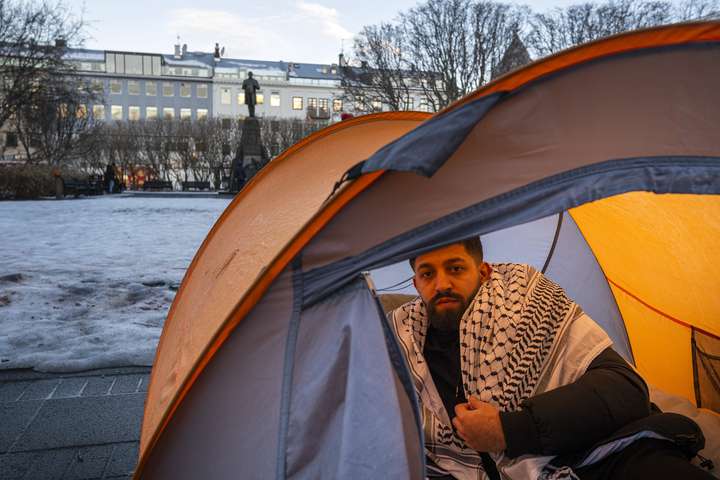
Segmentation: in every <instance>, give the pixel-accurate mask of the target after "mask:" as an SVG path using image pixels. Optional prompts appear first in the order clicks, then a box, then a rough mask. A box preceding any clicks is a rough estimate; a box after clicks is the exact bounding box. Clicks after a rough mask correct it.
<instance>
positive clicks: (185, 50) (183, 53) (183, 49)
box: [182, 43, 187, 57]
mask: <svg viewBox="0 0 720 480" xmlns="http://www.w3.org/2000/svg"><path fill="white" fill-rule="evenodd" d="M185 55H187V43H183V46H182V56H183V57H185Z"/></svg>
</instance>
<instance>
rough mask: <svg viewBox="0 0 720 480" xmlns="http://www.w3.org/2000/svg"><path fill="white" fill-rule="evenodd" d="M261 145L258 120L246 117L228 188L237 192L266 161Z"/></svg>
mask: <svg viewBox="0 0 720 480" xmlns="http://www.w3.org/2000/svg"><path fill="white" fill-rule="evenodd" d="M268 160H269V159H268V158H267V154H266V151H265V149H264V148H263V145H262V138H261V135H260V120H258V119H257V117H248V118H246V119H245V120H244V121H243V129H242V135H241V137H240V146H239V148H238V151H237V155H236V156H235V160H234V161H233V167H232V174H231V181H230V190H231V191H232V192H235V193H237V192H239V191H240V189H241V188H242V187H243V185H244V184H245V182H246V181H247V180H250V178H252V177H253V176H254V175H255V174H256V173H257V172H258V170H260V169H261V168H262V167H263V166H264V165H265V164H266V163H267V162H268Z"/></svg>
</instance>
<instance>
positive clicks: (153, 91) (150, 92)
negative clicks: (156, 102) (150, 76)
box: [145, 82, 157, 97]
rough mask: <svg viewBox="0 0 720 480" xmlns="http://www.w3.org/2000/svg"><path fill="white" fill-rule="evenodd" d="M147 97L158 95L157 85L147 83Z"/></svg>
mask: <svg viewBox="0 0 720 480" xmlns="http://www.w3.org/2000/svg"><path fill="white" fill-rule="evenodd" d="M145 95H147V96H149V97H154V96H155V95H157V83H155V82H145Z"/></svg>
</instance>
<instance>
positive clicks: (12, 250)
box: [0, 196, 230, 372]
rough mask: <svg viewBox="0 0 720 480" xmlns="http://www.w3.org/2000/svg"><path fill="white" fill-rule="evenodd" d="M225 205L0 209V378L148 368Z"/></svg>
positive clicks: (136, 203) (126, 201)
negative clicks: (19, 372)
mask: <svg viewBox="0 0 720 480" xmlns="http://www.w3.org/2000/svg"><path fill="white" fill-rule="evenodd" d="M229 202H230V200H229V199H225V198H223V199H221V198H138V197H123V196H113V197H108V196H106V197H96V198H87V199H75V200H63V201H51V200H50V201H33V202H0V369H9V368H34V369H35V370H39V371H47V372H50V371H52V372H59V371H63V372H66V371H74V370H86V369H90V368H103V367H114V366H127V365H151V364H152V361H153V357H154V354H155V348H156V346H157V342H158V339H159V337H160V332H161V330H162V325H163V322H164V321H165V316H166V315H167V311H168V308H169V307H170V304H171V303H172V300H173V297H174V295H175V290H176V289H177V286H178V284H179V283H180V281H181V280H182V277H183V275H184V273H185V270H186V268H187V267H188V265H189V264H190V261H191V260H192V258H193V256H194V255H195V252H196V251H197V249H198V247H199V246H200V244H201V243H202V241H203V239H204V238H205V235H206V234H207V232H208V230H209V229H210V227H211V226H212V225H213V223H214V222H215V220H216V219H217V218H218V216H219V215H220V214H221V213H222V211H223V210H224V209H225V207H227V205H228V204H229Z"/></svg>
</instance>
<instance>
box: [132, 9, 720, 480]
mask: <svg viewBox="0 0 720 480" xmlns="http://www.w3.org/2000/svg"><path fill="white" fill-rule="evenodd" d="M719 42H720V23H717V22H706V23H696V24H686V25H676V26H670V27H662V28H656V29H651V30H646V31H641V32H633V33H629V34H625V35H620V36H617V37H612V38H609V39H605V40H601V41H598V42H595V43H593V44H589V45H585V46H581V47H578V48H575V49H572V50H569V51H566V52H563V53H561V54H558V55H556V56H553V57H550V58H547V59H543V60H541V61H539V62H536V63H534V64H532V65H530V66H528V67H526V68H524V69H522V70H519V71H516V72H513V73H511V74H509V75H507V76H505V77H502V78H501V79H498V80H497V81H496V82H494V83H492V84H489V85H487V86H486V87H484V88H483V89H481V90H479V91H478V92H476V93H475V94H473V95H471V96H469V97H467V98H465V99H463V100H462V101H460V102H458V103H456V104H454V105H452V106H451V107H450V108H448V109H446V110H445V111H443V112H440V113H439V114H437V115H435V116H434V117H432V118H431V119H429V120H427V121H425V122H424V123H422V124H420V125H419V126H417V127H416V128H413V129H412V130H411V128H412V127H414V126H416V125H418V123H419V122H420V121H421V120H422V119H423V118H425V117H423V116H421V115H420V114H395V115H394V116H392V115H391V116H385V115H378V116H375V117H372V118H368V119H367V120H363V118H360V119H356V120H353V121H351V122H352V123H348V124H345V125H343V124H340V125H338V126H333V127H330V129H328V130H325V131H323V132H319V133H318V134H316V136H314V137H311V138H310V139H308V140H306V142H304V143H303V144H302V145H299V146H297V147H294V148H293V149H291V150H290V151H288V152H286V153H285V154H284V155H283V159H279V161H278V160H276V161H274V162H273V163H271V164H270V165H269V166H268V168H267V169H266V170H265V171H264V172H263V174H262V175H259V176H258V177H256V179H254V180H253V182H252V184H251V185H248V187H247V189H246V191H244V192H243V193H241V194H240V195H239V196H238V198H236V200H235V201H234V202H233V203H232V204H231V206H230V207H229V208H228V209H227V210H226V212H225V213H224V214H223V215H222V216H221V218H220V219H219V220H218V222H217V223H216V225H215V226H214V227H213V229H212V230H211V232H210V234H209V235H208V238H207V239H206V241H205V243H204V244H203V246H202V247H201V248H200V250H199V251H198V254H197V255H196V257H195V259H194V260H193V263H192V265H191V267H190V268H189V269H188V272H187V274H186V277H185V279H184V281H183V284H182V286H181V289H180V291H179V292H178V295H177V297H176V299H175V302H174V303H173V306H172V308H171V311H170V313H169V315H168V319H167V321H166V324H165V328H164V331H163V335H162V338H161V341H160V345H159V347H158V352H157V356H156V361H155V365H154V367H153V373H152V378H151V383H150V388H149V391H148V399H147V403H146V410H145V418H144V421H143V429H142V438H141V461H140V464H139V466H138V470H137V472H136V477H138V478H196V477H199V476H201V475H203V476H206V477H209V478H223V477H227V476H230V475H233V476H236V475H238V474H240V473H242V475H243V477H244V478H267V477H271V476H275V477H276V478H285V477H301V478H305V477H323V478H325V477H328V478H330V477H333V478H334V477H350V478H355V477H361V478H362V477H367V476H371V475H373V474H376V473H377V472H382V474H383V475H384V476H387V477H411V478H421V477H422V476H423V461H424V460H423V454H422V441H421V434H420V428H419V426H418V422H419V415H418V413H417V406H416V400H415V398H414V392H413V389H412V386H411V384H410V382H409V378H408V374H407V371H406V370H405V367H404V363H403V362H402V357H401V355H400V352H399V351H398V350H397V344H395V343H394V339H393V337H392V335H391V334H389V332H388V331H387V325H386V323H385V322H384V319H383V316H382V312H381V310H380V307H379V305H378V302H377V299H376V296H375V292H374V291H373V290H372V289H371V288H370V287H369V286H368V282H367V280H366V278H365V276H362V275H361V272H364V271H368V270H373V269H377V268H381V267H384V266H387V265H391V264H393V263H396V262H399V261H403V260H406V259H407V258H409V257H411V256H413V255H416V254H417V253H419V252H422V251H426V250H429V249H432V248H435V247H437V246H440V245H443V244H447V243H449V242H452V241H456V240H458V239H460V238H464V237H467V236H469V235H471V234H480V235H485V234H488V233H490V232H494V231H498V230H503V229H507V228H510V227H513V226H517V225H522V224H528V225H531V224H530V223H528V222H533V221H538V222H539V223H537V225H543V226H544V228H545V231H546V232H549V236H548V235H547V234H545V236H544V237H543V238H550V239H551V240H550V242H549V245H550V246H549V247H548V249H547V256H546V260H545V261H544V262H543V263H544V264H546V265H543V266H544V267H545V268H546V272H547V273H548V274H549V275H550V276H551V278H554V279H555V280H556V281H558V282H559V283H560V284H561V285H562V286H563V287H565V288H566V289H567V290H568V292H569V293H570V295H571V296H573V297H575V299H576V300H577V301H578V303H580V304H581V305H582V306H584V307H585V308H586V310H588V313H590V315H591V316H592V317H593V318H594V319H595V320H596V321H597V322H598V323H600V324H601V325H603V326H604V327H605V328H606V330H607V331H608V332H609V333H610V334H611V336H612V337H613V340H614V341H615V342H616V345H618V346H619V347H618V348H619V350H621V351H623V352H624V354H625V355H626V357H628V358H630V359H631V360H634V362H635V364H636V365H637V367H638V369H639V370H640V372H641V373H642V374H643V376H644V377H645V378H646V379H647V380H648V381H649V382H650V383H652V384H654V385H657V386H658V387H660V388H662V389H663V390H666V391H668V392H671V393H674V394H677V395H682V396H685V397H686V398H689V399H691V400H694V401H696V402H697V403H700V405H701V406H702V405H703V404H710V405H712V404H713V402H715V401H716V400H714V399H715V398H716V397H717V394H718V392H717V390H716V389H715V391H714V389H713V388H712V382H713V379H714V378H715V377H714V376H713V375H715V373H714V372H715V370H714V368H713V367H714V366H715V365H713V363H714V362H717V360H716V358H715V357H716V356H717V353H718V348H717V344H718V343H720V342H718V341H717V339H718V336H719V335H720V297H718V295H717V292H718V291H720V289H719V288H718V287H720V280H719V279H718V276H717V275H715V274H714V272H712V271H711V265H713V264H717V263H718V262H717V260H718V259H719V258H720V250H718V245H717V242H716V241H715V239H716V238H718V234H719V233H720V200H719V199H720V197H718V194H719V193H720V138H719V136H718V135H717V132H718V127H720V113H718V112H720V108H718V107H720V91H718V90H717V88H714V81H713V80H712V79H714V78H718V74H720V62H718V61H717V59H718V57H719V55H720V43H719ZM406 132H407V133H406ZM388 142H392V143H388ZM386 143H387V145H386V146H385V147H383V148H381V149H380V150H377V149H378V148H379V147H381V146H382V145H384V144H386ZM375 150H377V152H376V153H374V154H373V151H375ZM363 159H367V160H364V161H363ZM358 162H359V163H358ZM351 165H354V166H353V168H350V169H349V170H348V172H347V174H346V175H345V178H346V179H349V180H351V181H349V182H346V183H344V184H342V185H341V187H340V188H339V190H338V191H337V192H336V193H335V194H333V195H332V196H331V197H329V198H327V196H328V194H329V193H330V191H331V189H332V185H333V184H334V183H335V182H336V181H337V180H339V179H340V178H341V177H342V173H343V172H344V171H345V170H347V169H348V167H350V166H351ZM418 173H419V174H420V175H418ZM428 177H429V178H428ZM649 192H653V193H649ZM326 198H327V201H324V202H323V200H325V199H326ZM562 212H566V213H563V214H562V215H560V213H562ZM552 215H557V217H556V219H557V221H556V222H554V224H553V222H552V221H540V220H541V219H544V218H546V217H551V218H552ZM547 225H551V228H547ZM531 237H532V236H528V238H531ZM539 237H542V235H540V236H539ZM539 237H538V238H539ZM546 243H547V242H546ZM694 346H695V347H697V348H695V347H694ZM701 367H702V368H701ZM703 375H704V376H703Z"/></svg>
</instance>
